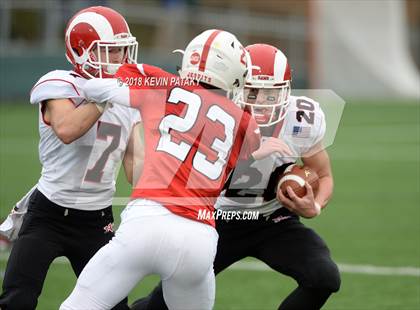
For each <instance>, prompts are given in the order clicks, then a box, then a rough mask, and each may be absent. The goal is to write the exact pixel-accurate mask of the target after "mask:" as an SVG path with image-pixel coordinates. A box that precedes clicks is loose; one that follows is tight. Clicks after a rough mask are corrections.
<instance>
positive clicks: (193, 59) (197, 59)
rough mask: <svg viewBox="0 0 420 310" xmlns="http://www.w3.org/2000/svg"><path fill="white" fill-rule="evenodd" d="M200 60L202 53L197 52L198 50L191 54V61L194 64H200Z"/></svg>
mask: <svg viewBox="0 0 420 310" xmlns="http://www.w3.org/2000/svg"><path fill="white" fill-rule="evenodd" d="M199 62H200V54H199V53H197V52H194V53H192V54H191V57H190V63H191V64H192V65H196V64H198V63H199Z"/></svg>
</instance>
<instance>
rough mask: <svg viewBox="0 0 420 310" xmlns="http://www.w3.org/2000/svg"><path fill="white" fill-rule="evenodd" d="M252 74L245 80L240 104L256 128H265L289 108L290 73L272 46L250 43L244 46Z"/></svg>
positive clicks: (287, 65)
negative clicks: (253, 121)
mask: <svg viewBox="0 0 420 310" xmlns="http://www.w3.org/2000/svg"><path fill="white" fill-rule="evenodd" d="M246 50H247V51H248V53H249V57H250V65H249V66H250V67H251V68H252V71H251V73H250V74H248V75H247V77H246V79H245V88H244V91H243V98H244V99H243V100H241V101H240V104H241V105H242V106H243V107H244V108H245V110H247V111H249V112H250V113H251V114H252V116H253V117H254V118H255V120H256V121H257V124H258V125H259V126H260V127H269V126H272V125H274V124H277V123H279V122H280V121H282V120H283V119H284V117H285V116H286V113H287V108H288V106H289V101H290V100H289V99H290V90H291V71H290V68H289V64H288V61H287V58H286V56H285V55H284V54H283V53H282V52H281V51H280V50H279V49H277V48H276V47H274V46H271V45H267V44H253V45H250V46H247V47H246Z"/></svg>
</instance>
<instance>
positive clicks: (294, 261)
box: [131, 208, 340, 310]
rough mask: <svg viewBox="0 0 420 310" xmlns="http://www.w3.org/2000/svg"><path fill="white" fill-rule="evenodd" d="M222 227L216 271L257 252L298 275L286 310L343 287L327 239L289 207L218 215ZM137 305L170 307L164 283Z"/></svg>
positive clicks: (156, 309) (315, 303)
mask: <svg viewBox="0 0 420 310" xmlns="http://www.w3.org/2000/svg"><path fill="white" fill-rule="evenodd" d="M216 228H217V232H218V233H219V241H218V245H217V254H216V258H215V261H214V271H215V274H218V273H219V272H222V271H223V270H225V269H226V268H228V267H229V266H230V265H232V264H233V263H235V262H237V261H239V260H241V259H242V258H245V257H248V256H251V257H255V258H257V259H259V260H261V261H263V262H265V263H266V264H267V265H268V266H270V267H271V268H272V269H274V270H276V271H278V272H280V273H282V274H284V275H287V276H290V277H292V278H293V279H295V280H296V282H297V283H298V287H297V288H296V289H295V290H294V291H293V292H292V293H291V294H290V295H289V296H287V297H286V299H285V300H283V301H282V303H281V304H280V306H279V309H280V310H315V309H320V308H321V307H322V306H323V305H324V303H325V302H326V301H327V299H328V298H329V296H330V295H331V294H332V293H333V292H337V291H338V290H339V288H340V274H339V272H338V268H337V266H336V264H335V263H334V262H333V261H332V259H331V256H330V252H329V250H328V248H327V246H326V244H325V242H324V241H323V240H322V239H321V238H320V237H319V236H318V235H317V234H316V233H315V232H314V231H313V230H312V229H309V228H307V227H306V226H305V225H303V224H302V223H301V222H300V221H299V218H298V217H297V216H295V215H292V214H291V213H290V212H289V211H287V210H286V209H284V208H282V209H279V210H277V211H276V212H275V213H273V214H272V215H271V216H270V217H269V218H268V219H265V218H264V217H261V218H260V219H258V220H256V221H251V220H249V221H240V220H230V221H223V220H218V221H217V223H216ZM131 309H135V310H165V309H167V307H166V305H165V302H164V299H163V293H162V285H161V283H160V284H159V286H158V287H156V288H155V289H154V290H153V291H152V293H151V294H150V295H149V296H147V297H146V298H142V299H140V300H138V301H136V302H135V303H134V304H133V306H132V307H131Z"/></svg>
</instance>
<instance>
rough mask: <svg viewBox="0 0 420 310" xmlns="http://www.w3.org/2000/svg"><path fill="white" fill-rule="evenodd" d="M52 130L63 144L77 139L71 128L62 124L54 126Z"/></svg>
mask: <svg viewBox="0 0 420 310" xmlns="http://www.w3.org/2000/svg"><path fill="white" fill-rule="evenodd" d="M54 131H55V134H56V135H57V137H58V138H59V139H60V141H61V142H63V143H64V144H70V143H72V142H73V141H74V140H76V139H77V137H76V136H75V135H74V133H73V132H72V130H70V129H69V128H66V127H64V126H60V127H58V128H56V129H55V130H54Z"/></svg>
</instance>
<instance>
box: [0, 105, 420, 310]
mask: <svg viewBox="0 0 420 310" xmlns="http://www.w3.org/2000/svg"><path fill="white" fill-rule="evenodd" d="M419 118H420V107H419V105H415V104H404V103H401V104H398V105H397V104H394V105H393V104H379V103H376V104H375V103H371V104H368V103H360V102H359V103H348V104H347V105H346V108H345V111H344V116H343V119H342V121H341V126H340V128H339V131H338V135H337V137H336V140H335V143H334V145H333V146H332V147H330V148H329V151H330V155H331V159H332V164H333V170H334V175H335V195H334V197H333V199H332V201H331V203H330V204H329V206H328V209H327V210H325V211H324V212H323V214H322V215H321V216H320V217H319V218H317V219H314V220H309V221H307V224H308V225H309V226H311V227H313V228H315V229H316V230H317V231H318V232H319V233H320V235H321V236H322V237H323V238H324V239H325V240H326V241H327V243H328V244H329V246H330V248H331V251H332V254H333V257H334V259H335V260H336V261H337V262H338V263H341V264H351V265H373V266H386V267H415V268H417V269H415V270H417V271H415V272H417V276H416V275H414V276H413V275H411V276H409V275H372V274H359V273H353V272H346V273H343V274H342V288H341V291H340V292H339V293H338V294H336V295H334V296H333V297H332V298H331V299H330V300H329V301H328V303H327V304H326V306H325V307H324V308H325V309H330V310H333V309H334V310H335V309H360V310H364V309H378V310H379V309H380V310H382V309H395V310H408V309H413V310H414V309H420V276H419V275H418V270H419V269H418V268H420V184H419V178H420V166H419V161H420V121H419ZM37 143H38V126H37V109H36V108H35V107H30V106H29V104H27V105H18V104H15V105H11V104H7V105H5V104H0V184H1V186H0V206H1V209H0V216H2V217H4V216H6V215H7V213H8V212H9V209H10V208H11V206H12V203H14V202H15V201H16V200H17V199H18V198H19V197H20V196H21V195H22V194H24V193H25V192H26V190H27V189H29V188H30V187H31V186H32V184H33V183H35V182H36V181H37V179H38V177H39V172H40V166H39V161H38V153H37ZM120 180H121V181H120V182H119V185H118V195H119V196H124V195H126V194H127V193H128V192H129V187H128V185H127V183H125V181H124V180H123V179H122V178H121V179H120ZM121 209H122V207H117V208H116V210H117V212H120V211H121ZM280 247H281V245H279V248H280ZM5 265H6V261H5V255H3V256H2V259H1V261H0V269H1V271H2V272H3V271H4V268H5ZM156 281H157V278H156V277H151V278H147V279H146V280H145V281H143V282H142V284H141V285H139V286H138V287H137V288H136V289H135V290H134V291H133V292H132V293H131V294H130V299H131V300H133V298H135V297H136V296H140V295H141V294H145V293H146V292H147V291H148V290H149V289H150V288H151V287H152V286H153V285H154V283H155V282H156ZM74 283H75V276H74V275H73V273H72V271H71V268H70V266H69V265H67V264H65V263H62V262H61V263H57V264H54V265H53V266H52V268H51V269H50V271H49V273H48V276H47V281H46V283H45V286H44V290H43V292H42V296H41V299H40V301H39V307H38V309H42V310H43V309H46V310H49V309H57V308H58V305H59V304H60V302H61V301H62V300H63V299H64V298H65V297H66V296H67V295H68V294H69V292H70V290H71V289H72V287H73V286H74ZM115 285H118V283H115ZM294 286H295V283H294V282H293V281H291V280H290V279H288V278H286V277H284V276H281V275H279V274H276V273H274V272H269V271H251V270H237V269H235V270H229V271H226V272H224V273H222V274H221V275H220V276H219V277H218V278H217V297H216V306H215V309H218V310H225V309H275V308H276V307H277V306H278V304H279V302H280V300H281V299H282V298H284V297H285V296H286V295H287V294H288V292H289V291H290V290H292V288H293V287H294Z"/></svg>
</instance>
